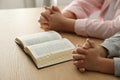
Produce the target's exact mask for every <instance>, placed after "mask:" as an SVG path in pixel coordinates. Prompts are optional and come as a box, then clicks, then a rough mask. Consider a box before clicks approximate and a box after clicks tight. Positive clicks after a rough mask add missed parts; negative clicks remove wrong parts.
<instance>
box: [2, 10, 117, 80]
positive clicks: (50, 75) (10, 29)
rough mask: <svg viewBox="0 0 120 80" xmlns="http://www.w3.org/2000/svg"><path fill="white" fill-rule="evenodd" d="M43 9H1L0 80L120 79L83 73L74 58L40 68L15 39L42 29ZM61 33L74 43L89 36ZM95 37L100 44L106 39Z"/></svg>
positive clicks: (95, 73)
mask: <svg viewBox="0 0 120 80" xmlns="http://www.w3.org/2000/svg"><path fill="white" fill-rule="evenodd" d="M41 11H43V9H41V8H30V9H13V10H0V19H1V20H0V80H119V78H117V77H114V76H113V75H108V74H102V73H98V72H86V73H80V72H79V71H78V70H77V69H76V67H75V66H74V65H73V64H72V61H69V62H65V63H62V64H58V65H55V66H51V67H48V68H44V69H37V68H36V67H35V65H34V64H33V62H32V61H31V59H30V58H29V57H28V56H27V55H26V54H25V53H24V52H23V51H22V50H21V49H20V48H19V46H18V45H17V44H16V43H15V42H14V39H15V38H16V36H21V35H25V34H32V33H37V32H41V31H42V30H41V29H40V25H39V24H38V19H39V17H40V13H41ZM61 35H62V36H63V37H66V38H68V39H69V40H71V41H72V42H73V43H74V44H77V43H81V44H82V43H83V42H85V39H86V38H83V37H80V36H76V35H75V34H69V33H61ZM94 40H95V42H96V43H98V44H99V43H101V42H102V40H98V39H94Z"/></svg>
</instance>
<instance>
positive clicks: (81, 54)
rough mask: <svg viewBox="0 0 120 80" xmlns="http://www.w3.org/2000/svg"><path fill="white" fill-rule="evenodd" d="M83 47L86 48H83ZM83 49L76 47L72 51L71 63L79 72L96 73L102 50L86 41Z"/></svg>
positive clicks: (91, 42)
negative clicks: (88, 71)
mask: <svg viewBox="0 0 120 80" xmlns="http://www.w3.org/2000/svg"><path fill="white" fill-rule="evenodd" d="M84 47H87V49H86V48H84ZM84 47H83V46H81V47H77V48H76V50H75V51H73V60H74V61H73V63H74V65H76V67H77V68H79V70H80V72H84V71H85V69H86V70H92V71H98V70H99V68H100V67H99V65H100V63H99V61H100V59H101V53H102V52H103V48H101V47H100V46H97V45H96V44H95V43H94V42H93V41H90V40H87V42H86V44H84Z"/></svg>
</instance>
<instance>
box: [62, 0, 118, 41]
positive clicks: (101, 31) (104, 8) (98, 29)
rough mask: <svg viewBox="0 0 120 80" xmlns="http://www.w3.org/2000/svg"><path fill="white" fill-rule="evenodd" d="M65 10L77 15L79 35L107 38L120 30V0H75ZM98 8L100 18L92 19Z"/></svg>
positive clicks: (75, 26) (77, 32)
mask: <svg viewBox="0 0 120 80" xmlns="http://www.w3.org/2000/svg"><path fill="white" fill-rule="evenodd" d="M113 3H114V4H113ZM64 10H68V11H71V12H73V13H74V14H75V15H76V17H77V19H76V21H75V25H74V29H75V32H76V34H78V35H81V36H85V37H89V36H90V37H96V38H101V39H106V38H108V37H110V36H112V35H114V34H115V33H116V32H118V31H120V16H119V15H120V0H73V1H72V2H71V4H69V5H68V6H67V7H66V8H65V9H64ZM64 10H63V11H64ZM98 10H100V11H101V14H100V16H99V18H98V19H90V18H89V16H90V15H91V14H93V13H94V12H96V11H98Z"/></svg>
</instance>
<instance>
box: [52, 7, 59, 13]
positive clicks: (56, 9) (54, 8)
mask: <svg viewBox="0 0 120 80" xmlns="http://www.w3.org/2000/svg"><path fill="white" fill-rule="evenodd" d="M52 10H54V11H56V12H59V13H61V11H60V9H59V8H58V7H57V6H52Z"/></svg>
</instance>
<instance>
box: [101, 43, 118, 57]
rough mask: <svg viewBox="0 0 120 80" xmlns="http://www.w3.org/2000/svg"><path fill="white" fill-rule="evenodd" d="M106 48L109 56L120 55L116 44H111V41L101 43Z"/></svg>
mask: <svg viewBox="0 0 120 80" xmlns="http://www.w3.org/2000/svg"><path fill="white" fill-rule="evenodd" d="M100 45H101V46H103V47H104V48H106V49H107V50H108V53H109V54H108V56H107V57H115V56H119V54H118V51H117V50H116V49H115V47H114V45H112V44H111V42H109V41H105V42H103V43H102V44H100Z"/></svg>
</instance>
